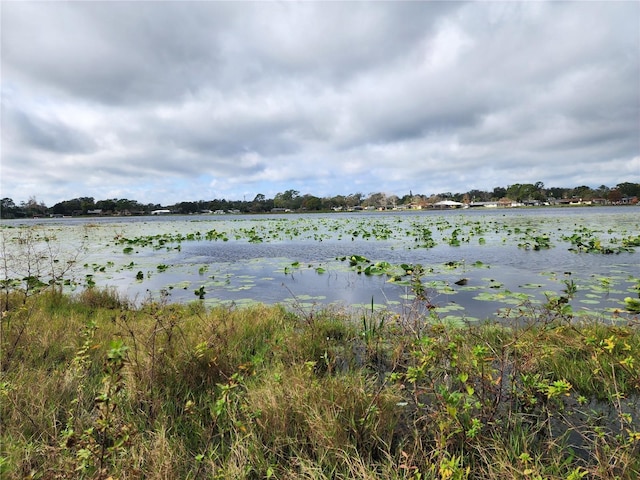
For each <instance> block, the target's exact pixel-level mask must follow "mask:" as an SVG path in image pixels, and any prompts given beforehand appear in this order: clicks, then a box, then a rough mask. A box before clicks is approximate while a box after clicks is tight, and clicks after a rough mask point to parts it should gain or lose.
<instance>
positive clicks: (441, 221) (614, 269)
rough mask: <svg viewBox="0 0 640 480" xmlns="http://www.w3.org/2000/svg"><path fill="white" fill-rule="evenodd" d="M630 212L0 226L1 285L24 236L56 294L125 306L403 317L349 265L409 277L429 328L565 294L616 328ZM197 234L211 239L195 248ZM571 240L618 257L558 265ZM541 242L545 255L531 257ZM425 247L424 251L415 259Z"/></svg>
mask: <svg viewBox="0 0 640 480" xmlns="http://www.w3.org/2000/svg"><path fill="white" fill-rule="evenodd" d="M639 213H640V209H638V208H637V207H593V208H562V209H557V208H548V209H512V210H508V209H507V210H502V209H500V210H491V211H488V210H487V209H478V210H475V209H469V210H454V211H437V212H435V211H425V212H357V213H352V214H326V215H312V214H309V215H296V214H293V215H268V216H243V215H237V216H236V215H233V216H232V215H224V216H222V215H206V216H163V217H131V218H114V217H110V218H90V219H84V218H83V219H79V218H70V219H45V220H27V221H24V220H23V221H3V222H2V225H3V226H4V227H5V228H3V238H4V248H3V251H4V252H5V253H4V257H5V258H7V259H8V260H10V261H9V262H8V263H9V264H12V265H14V268H11V269H5V275H4V277H5V278H17V279H19V278H24V277H26V276H28V275H27V273H28V272H25V271H24V269H25V265H24V263H25V262H24V259H25V258H26V256H25V255H26V253H25V252H24V251H21V249H22V250H24V249H25V245H24V242H23V244H22V245H19V244H17V242H16V241H15V238H17V237H19V236H22V237H23V238H24V237H25V236H26V235H35V236H36V237H37V239H38V240H34V241H35V243H36V244H37V248H36V249H35V251H39V252H40V256H41V257H44V256H46V255H49V256H51V255H52V253H53V254H54V256H55V257H56V260H58V261H57V263H56V265H57V267H54V270H55V268H61V267H59V266H60V265H64V264H66V263H67V262H68V259H69V258H75V257H76V256H77V257H78V258H77V259H76V262H75V265H74V267H73V269H72V270H70V271H69V272H65V278H66V279H67V280H68V283H69V284H70V288H76V289H77V288H82V287H83V285H87V284H92V283H95V284H96V285H99V286H110V287H113V288H116V289H118V290H119V291H121V292H122V293H123V294H125V295H126V296H127V297H129V298H130V299H132V300H136V301H141V300H143V299H145V298H148V297H154V298H155V297H159V296H160V295H161V294H168V295H169V297H170V299H171V300H173V301H179V302H182V301H193V300H196V299H198V298H199V297H200V296H202V297H203V298H204V301H205V302H206V303H207V304H209V305H215V304H221V303H227V304H228V303H235V304H246V303H251V302H256V301H258V302H265V303H280V302H284V303H288V304H290V305H293V306H295V307H298V308H311V307H313V306H314V305H324V304H337V305H341V306H345V307H347V306H348V307H355V308H371V302H372V300H373V303H374V306H375V308H383V307H384V308H389V309H392V310H396V311H405V310H406V309H407V308H409V307H411V306H412V305H413V295H412V290H411V288H410V287H409V286H408V285H406V284H403V283H407V282H406V280H408V278H406V277H405V278H404V280H405V282H399V283H400V284H399V283H398V282H396V283H391V282H389V280H390V276H389V275H387V274H382V275H365V274H364V273H358V272H357V271H356V269H355V268H354V267H352V266H350V264H349V261H348V259H349V258H350V257H351V256H353V255H358V256H361V257H365V258H366V259H367V260H368V262H363V263H362V264H361V265H360V268H361V270H364V268H365V267H366V266H368V265H370V264H376V263H378V262H387V263H388V264H391V265H394V266H397V265H400V264H412V265H413V264H421V265H423V266H424V268H425V275H424V276H423V277H422V282H423V284H424V285H425V286H426V288H427V297H428V303H429V307H430V308H431V311H432V312H436V313H437V314H438V315H441V316H450V317H457V318H465V319H467V320H478V319H484V318H494V317H495V316H496V315H498V316H502V317H506V316H507V315H508V314H511V313H510V312H511V310H514V309H515V310H517V308H516V307H517V306H518V305H523V304H524V303H530V302H533V303H534V304H541V303H544V302H545V301H547V299H548V298H549V297H550V296H554V295H559V294H562V293H563V291H564V290H566V289H567V288H568V285H569V284H570V283H571V284H572V285H575V286H576V288H577V292H576V295H575V298H574V299H573V300H572V306H573V308H574V310H575V311H576V312H578V313H580V314H585V315H600V316H606V317H608V318H621V319H626V318H628V316H629V315H628V313H626V312H625V302H624V298H625V297H629V296H631V297H636V298H637V297H638V292H637V288H638V286H639V285H640V253H639V252H640V247H635V249H634V250H635V251H633V252H630V251H625V249H624V248H622V241H623V240H624V239H629V238H635V237H637V236H638V235H640V215H638V214H639ZM27 232H30V233H27ZM210 232H215V234H216V235H211V234H210ZM425 232H427V233H425ZM208 233H209V234H210V236H217V237H218V238H219V239H218V240H206V239H205V238H206V236H207V234H208ZM218 234H219V235H218ZM44 237H46V238H48V239H49V241H48V242H44V241H42V239H43V238H44ZM576 237H580V238H581V239H582V241H583V243H587V241H588V240H594V239H595V240H597V241H598V242H600V245H605V246H607V247H608V248H610V249H611V250H615V251H617V252H618V253H613V254H603V253H586V252H582V253H575V252H572V251H571V250H570V249H572V248H574V249H575V248H576V245H575V243H572V242H571V240H570V238H573V239H574V240H575V238H576ZM223 238H225V239H226V241H225V240H223ZM545 238H546V239H548V242H549V243H550V245H551V247H550V248H544V245H543V246H542V248H540V249H539V250H536V249H534V248H535V246H536V245H538V246H540V242H544V241H546V240H544V239H545ZM125 239H127V240H129V242H123V241H124V240H125ZM143 240H144V241H143ZM428 241H431V242H432V243H433V244H435V246H433V247H431V248H423V247H421V245H425V244H427V242H428ZM527 245H528V247H529V248H526V247H527ZM127 247H129V248H130V249H131V250H130V251H129V253H125V249H126V248H127ZM32 250H34V249H32ZM32 254H33V252H32ZM345 257H346V259H345ZM32 263H33V262H32ZM42 263H43V265H42V268H41V270H42V271H41V273H40V275H43V276H45V275H46V273H45V272H46V271H47V268H46V265H47V262H44V261H43V262H42ZM49 263H50V262H49ZM21 264H22V265H21ZM356 268H357V267H356ZM397 270H398V269H397V268H396V269H395V270H394V271H396V273H397ZM48 271H51V268H49V269H48ZM387 273H389V272H387ZM140 278H141V279H140ZM456 282H458V283H456ZM196 290H198V291H199V294H196V293H195V292H196ZM516 314H517V313H516Z"/></svg>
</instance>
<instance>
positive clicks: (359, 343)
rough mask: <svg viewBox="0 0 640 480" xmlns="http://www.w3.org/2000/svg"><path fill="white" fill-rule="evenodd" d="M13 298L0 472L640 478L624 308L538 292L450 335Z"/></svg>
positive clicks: (71, 299) (634, 375)
mask: <svg viewBox="0 0 640 480" xmlns="http://www.w3.org/2000/svg"><path fill="white" fill-rule="evenodd" d="M11 295H20V293H19V292H18V293H15V294H8V296H7V297H6V298H5V299H6V302H5V303H4V305H5V306H6V308H5V309H4V310H3V312H2V338H1V339H0V340H1V342H2V357H3V358H2V372H1V375H2V377H1V379H0V398H1V402H0V426H1V427H2V428H1V433H0V476H1V477H2V478H3V479H5V478H6V479H19V478H47V479H49V478H96V479H98V478H100V479H107V478H120V479H134V478H135V479H137V478H150V479H160V478H249V479H253V478H255V479H258V478H282V479H284V478H318V479H322V478H361V479H373V478H397V479H401V478H403V479H404V478H407V479H408V478H411V479H442V480H448V479H465V478H470V479H486V478H489V479H491V478H494V479H498V478H499V479H503V478H512V479H516V478H518V479H522V478H523V479H538V478H558V479H579V478H596V479H614V478H619V479H633V478H638V475H639V474H640V460H639V459H640V412H639V410H640V373H639V372H640V333H639V332H638V321H637V317H636V318H634V317H630V318H629V321H628V322H627V323H625V324H623V323H622V322H618V323H616V324H615V325H613V324H608V323H604V322H603V321H596V320H589V321H585V320H577V319H574V318H572V316H571V314H570V312H569V311H567V310H566V309H564V308H563V307H564V305H565V303H564V302H563V301H562V300H559V299H550V301H549V303H548V304H547V305H545V306H536V307H532V306H527V305H523V306H522V309H521V310H520V312H521V313H520V315H521V317H520V318H517V319H512V320H511V321H509V319H502V321H501V323H498V322H489V321H487V322H485V323H484V324H478V323H476V324H470V325H464V324H463V325H457V326H456V325H452V324H446V323H443V322H440V321H438V318H437V316H436V315H435V314H433V313H430V314H428V316H427V317H420V318H416V317H413V318H402V317H401V316H399V315H391V314H385V313H384V312H377V311H376V312H373V311H371V312H367V313H366V316H365V317H351V316H348V315H346V314H345V313H343V312H341V311H337V310H331V309H323V310H317V311H314V312H313V313H312V314H311V313H307V314H305V315H304V316H302V315H299V314H295V313H292V312H291V311H287V310H286V309H284V308H283V307H279V306H264V305H256V306H251V307H246V308H233V307H224V308H222V307H220V308H215V309H207V308H205V307H204V305H203V303H202V302H197V301H196V302H194V303H192V304H186V305H177V304H170V303H168V302H166V301H165V300H164V299H163V298H160V300H151V299H150V300H148V301H146V302H144V303H143V304H142V305H140V306H138V307H134V306H133V304H132V303H131V302H128V301H127V300H126V299H123V298H121V297H120V296H119V295H118V294H117V293H116V292H114V291H111V290H98V289H87V290H84V291H83V293H81V294H77V295H74V296H69V295H63V294H61V293H60V292H59V291H58V290H55V289H51V290H46V291H44V292H42V293H40V294H39V295H31V296H28V297H26V298H25V297H24V295H23V296H21V297H20V298H12V297H11ZM551 300H555V301H551ZM412 311H417V310H412ZM525 317H526V318H525ZM363 319H364V320H363ZM18 331H19V332H20V334H19V335H18ZM7 352H11V358H7V357H6V354H7Z"/></svg>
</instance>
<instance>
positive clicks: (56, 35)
mask: <svg viewBox="0 0 640 480" xmlns="http://www.w3.org/2000/svg"><path fill="white" fill-rule="evenodd" d="M638 18H640V5H638V4H637V3H635V2H615V3H613V2H521V3H516V2H489V3H485V2H472V3H459V2H400V3H388V2H329V3H326V2H325V3H315V2H302V3H290V2H257V3H232V2H161V3H156V2H70V3H69V2H65V3H61V2H50V3H45V2H9V3H5V4H3V15H2V39H1V40H2V140H3V149H2V190H3V196H12V197H14V198H16V199H17V200H19V199H24V198H28V196H30V195H33V194H37V195H40V198H41V199H42V200H45V201H46V202H49V203H55V202H57V201H60V200H63V199H67V198H72V197H75V196H81V195H82V196H84V195H93V196H95V197H96V198H102V197H106V196H114V195H115V194H117V195H119V196H122V197H129V198H136V199H138V200H141V201H149V202H164V203H167V202H172V201H179V200H188V199H196V198H213V197H222V196H224V197H227V198H242V197H243V196H245V195H247V196H250V197H251V198H253V196H254V195H255V194H256V193H259V192H260V193H264V194H267V195H274V194H275V193H277V192H278V191H284V190H286V189H288V188H295V189H298V190H302V191H304V192H307V191H308V192H309V193H314V194H318V195H331V194H346V193H350V192H353V191H356V190H358V191H364V192H370V191H379V190H384V191H388V192H389V193H398V194H401V193H403V192H405V191H406V190H413V191H414V192H422V193H437V192H443V191H466V190H469V189H472V188H481V189H492V188H493V187H495V186H506V185H508V184H510V183H516V182H518V183H524V182H535V181H543V182H545V184H547V185H549V186H551V185H557V186H572V185H575V184H590V185H593V186H598V185H600V184H603V183H604V184H607V185H610V186H613V185H615V184H617V183H620V182H623V181H633V182H638V181H640V133H639V132H640V129H639V128H638V127H639V126H640V64H639V60H638V58H639V57H640V55H639V54H640V32H639V30H638V28H637V21H638ZM194 186H196V187H197V188H194Z"/></svg>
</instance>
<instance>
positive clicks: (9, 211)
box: [0, 197, 18, 218]
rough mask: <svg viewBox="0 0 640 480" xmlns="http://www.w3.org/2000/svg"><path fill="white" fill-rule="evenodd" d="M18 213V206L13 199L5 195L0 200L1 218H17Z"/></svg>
mask: <svg viewBox="0 0 640 480" xmlns="http://www.w3.org/2000/svg"><path fill="white" fill-rule="evenodd" d="M17 213H18V207H17V206H16V204H15V203H14V202H13V199H11V198H8V197H5V198H3V199H2V200H0V218H15V217H16V214H17Z"/></svg>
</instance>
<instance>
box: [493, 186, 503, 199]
mask: <svg viewBox="0 0 640 480" xmlns="http://www.w3.org/2000/svg"><path fill="white" fill-rule="evenodd" d="M506 196H507V189H506V188H503V187H495V188H494V189H493V197H492V198H493V200H500V199H501V198H504V197H506Z"/></svg>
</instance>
